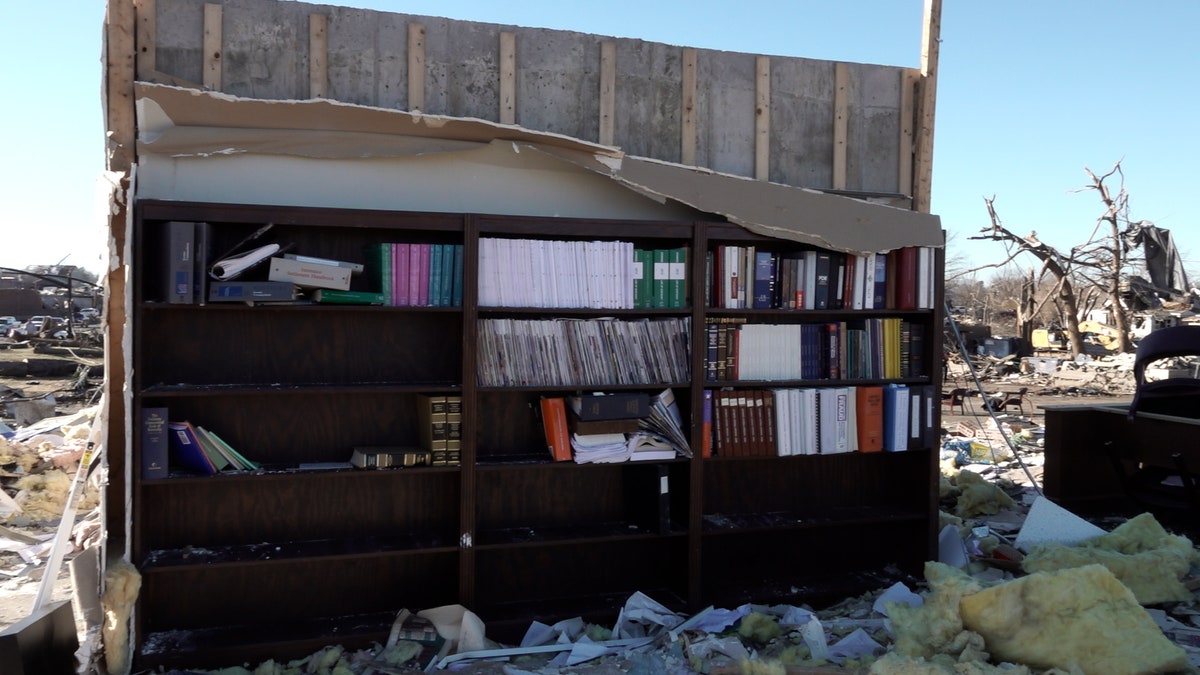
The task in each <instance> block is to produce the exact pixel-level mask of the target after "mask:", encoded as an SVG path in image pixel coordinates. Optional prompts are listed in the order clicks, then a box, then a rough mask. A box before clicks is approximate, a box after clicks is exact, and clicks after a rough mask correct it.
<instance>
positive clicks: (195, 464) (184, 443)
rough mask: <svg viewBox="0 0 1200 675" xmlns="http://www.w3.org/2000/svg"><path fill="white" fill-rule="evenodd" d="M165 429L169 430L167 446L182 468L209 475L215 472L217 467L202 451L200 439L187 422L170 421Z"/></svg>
mask: <svg viewBox="0 0 1200 675" xmlns="http://www.w3.org/2000/svg"><path fill="white" fill-rule="evenodd" d="M167 429H168V430H169V431H170V433H169V437H170V441H169V443H168V444H169V446H170V448H171V453H172V454H173V455H174V457H175V460H176V461H178V462H179V464H180V465H181V466H183V467H184V468H186V469H188V470H190V471H194V472H196V473H200V474H204V475H206V476H211V475H213V474H214V473H216V472H217V467H216V465H214V464H213V463H212V461H211V460H210V459H209V458H208V455H207V454H206V453H205V452H204V447H203V446H201V445H200V439H199V438H197V437H196V433H195V432H194V431H193V430H192V427H191V425H190V424H188V423H187V422H170V423H168V424H167Z"/></svg>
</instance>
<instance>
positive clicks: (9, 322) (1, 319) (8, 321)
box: [0, 316, 21, 333]
mask: <svg viewBox="0 0 1200 675" xmlns="http://www.w3.org/2000/svg"><path fill="white" fill-rule="evenodd" d="M19 323H21V322H20V321H17V317H15V316H0V331H3V332H5V333H7V332H8V329H9V328H12V327H13V326H15V325H17V324H19Z"/></svg>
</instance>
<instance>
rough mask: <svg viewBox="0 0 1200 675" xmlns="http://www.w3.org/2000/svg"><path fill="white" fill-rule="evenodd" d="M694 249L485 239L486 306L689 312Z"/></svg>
mask: <svg viewBox="0 0 1200 675" xmlns="http://www.w3.org/2000/svg"><path fill="white" fill-rule="evenodd" d="M687 260H688V256H687V249H686V248H683V247H680V248H670V249H644V248H638V247H635V246H634V244H633V243H632V242H628V241H558V240H547V239H498V238H481V239H480V240H479V305H480V306H481V307H555V308H564V309H570V308H586V309H653V308H682V307H684V306H685V296H686V289H687Z"/></svg>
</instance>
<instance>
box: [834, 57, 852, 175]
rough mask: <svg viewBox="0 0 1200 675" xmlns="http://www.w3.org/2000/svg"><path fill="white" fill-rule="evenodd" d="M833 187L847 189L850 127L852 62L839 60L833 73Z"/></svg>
mask: <svg viewBox="0 0 1200 675" xmlns="http://www.w3.org/2000/svg"><path fill="white" fill-rule="evenodd" d="M833 81H834V86H833V186H832V187H833V189H834V190H845V189H846V137H847V136H848V135H849V128H850V114H849V113H850V64H848V63H843V62H839V63H837V64H836V65H835V66H834V75H833Z"/></svg>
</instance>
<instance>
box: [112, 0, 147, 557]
mask: <svg viewBox="0 0 1200 675" xmlns="http://www.w3.org/2000/svg"><path fill="white" fill-rule="evenodd" d="M143 9H145V5H144V4H143V5H136V4H135V2H134V0H109V2H108V11H107V13H106V15H105V20H104V57H103V58H104V87H105V95H104V101H103V103H104V106H105V110H104V114H105V131H106V132H107V134H108V143H107V148H106V150H107V152H106V154H107V155H108V162H107V164H108V167H107V168H108V170H109V171H113V172H117V173H120V174H124V176H125V177H124V178H122V179H121V180H120V182H119V183H118V184H117V185H115V186H114V187H113V188H112V189H113V190H114V191H116V192H118V195H117V196H118V197H119V198H117V199H114V200H113V203H114V204H115V205H116V206H117V210H116V213H111V214H109V216H108V239H109V252H110V259H109V261H108V270H107V274H106V282H105V283H106V290H107V292H106V293H105V300H104V315H105V318H106V323H107V328H106V329H105V336H104V337H105V344H106V345H107V348H108V349H107V353H106V355H105V357H106V358H105V361H106V366H105V369H104V370H105V377H104V401H105V402H106V403H107V408H108V409H107V411H106V413H105V414H107V418H108V419H109V420H110V422H111V423H110V424H108V425H107V426H108V430H107V432H106V434H105V447H106V448H108V450H107V451H106V452H105V457H106V458H107V461H108V470H109V471H110V472H111V473H109V474H108V485H107V486H106V488H105V495H106V499H107V504H108V508H107V509H106V511H107V512H106V514H105V523H104V524H105V526H106V527H107V528H108V531H109V532H125V531H127V530H126V526H127V524H128V523H127V521H128V519H129V517H130V514H129V513H128V512H127V511H126V505H127V504H128V500H127V495H126V494H125V493H126V487H127V486H126V483H125V467H126V461H125V460H126V453H125V452H124V448H126V447H128V440H129V439H127V438H126V437H125V435H126V431H127V429H126V425H125V424H124V423H123V422H122V420H125V416H126V415H125V412H126V411H125V400H126V396H128V393H129V392H128V389H127V388H126V384H127V382H126V376H125V374H126V373H128V372H132V368H133V361H132V359H133V356H132V354H131V353H130V352H128V351H127V350H126V345H127V341H126V337H127V336H126V334H125V322H126V316H127V313H128V307H127V304H126V303H127V297H126V296H127V294H128V289H127V287H126V278H127V277H128V276H129V263H128V260H127V259H126V253H127V251H126V249H127V248H128V244H129V241H128V234H129V233H128V231H127V230H126V226H127V224H128V222H129V212H128V203H129V195H128V191H129V177H128V176H129V173H130V172H131V170H132V168H133V165H134V163H135V162H136V159H137V157H136V144H135V140H136V138H135V137H136V133H137V127H136V122H135V116H134V95H133V83H134V80H135V79H136V67H137V66H136V58H137V57H136V54H137V45H136V44H135V43H134V39H135V36H137V35H138V30H139V22H138V15H139V11H141V10H143ZM150 9H153V3H151V6H150ZM150 44H153V40H151V42H150ZM120 193H124V194H120ZM126 553H128V549H126Z"/></svg>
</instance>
